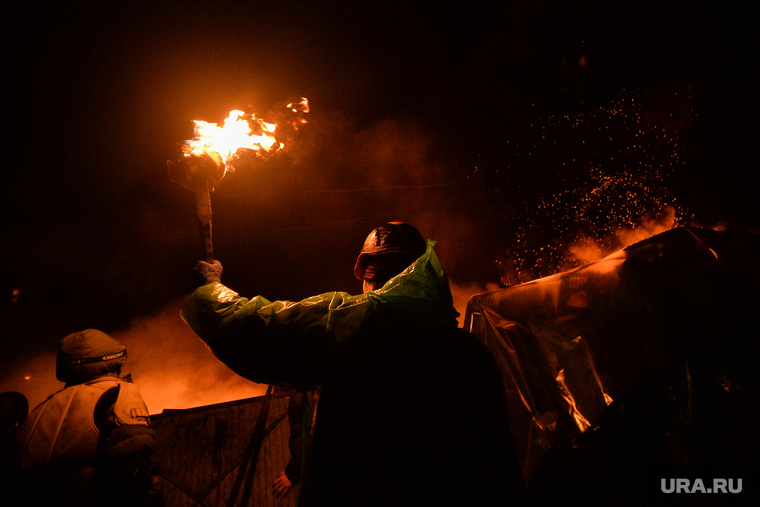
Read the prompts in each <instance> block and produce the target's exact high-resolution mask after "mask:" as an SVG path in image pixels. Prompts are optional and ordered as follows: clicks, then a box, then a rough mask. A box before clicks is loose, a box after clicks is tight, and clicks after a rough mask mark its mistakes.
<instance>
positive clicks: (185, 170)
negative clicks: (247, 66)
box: [167, 98, 309, 262]
mask: <svg viewBox="0 0 760 507" xmlns="http://www.w3.org/2000/svg"><path fill="white" fill-rule="evenodd" d="M286 110H287V113H286V117H284V118H283V119H282V120H281V122H282V123H283V124H286V125H288V126H290V127H291V128H292V129H293V130H294V131H295V130H298V129H299V128H300V127H301V126H302V125H304V124H306V123H307V122H306V120H305V119H304V118H303V117H302V114H304V113H308V112H309V101H308V100H307V99H306V98H301V99H300V101H299V102H295V101H294V102H291V103H289V104H288V105H287V106H286ZM193 123H195V137H194V138H192V139H189V140H187V141H185V142H184V143H183V144H182V153H183V158H182V159H181V160H179V161H178V162H174V161H171V160H170V161H168V162H167V168H168V170H169V177H170V178H171V179H172V181H174V182H176V183H179V184H180V185H182V186H183V187H185V188H187V189H189V190H191V191H193V192H194V193H195V205H196V211H197V214H198V220H199V226H200V233H201V243H202V244H203V252H204V258H205V260H206V261H207V262H213V260H214V247H213V243H212V236H211V215H212V213H211V192H212V191H213V190H214V188H215V187H216V186H217V185H218V184H219V183H220V182H221V181H222V178H224V175H225V174H226V173H227V171H228V170H232V169H233V168H234V162H235V161H236V160H238V158H239V156H240V153H241V152H243V151H248V152H253V153H255V154H256V156H258V157H260V158H264V159H266V158H268V157H269V156H271V155H274V154H275V153H277V152H278V151H280V150H282V149H283V148H285V143H284V142H282V141H280V140H279V139H278V137H276V136H275V132H276V131H277V129H278V127H277V123H270V122H267V121H264V120H262V119H260V118H256V116H255V115H246V114H245V113H244V112H243V111H239V110H233V111H231V112H230V114H229V116H228V117H227V118H226V119H225V120H224V124H223V125H222V126H219V125H218V124H216V123H209V122H206V121H200V120H195V121H194V122H193ZM278 136H279V134H278Z"/></svg>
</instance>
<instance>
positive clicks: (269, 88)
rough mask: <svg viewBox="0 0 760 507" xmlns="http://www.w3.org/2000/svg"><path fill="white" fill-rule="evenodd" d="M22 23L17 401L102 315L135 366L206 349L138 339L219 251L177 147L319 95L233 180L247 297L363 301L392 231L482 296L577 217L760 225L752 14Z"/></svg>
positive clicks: (628, 5) (21, 15)
mask: <svg viewBox="0 0 760 507" xmlns="http://www.w3.org/2000/svg"><path fill="white" fill-rule="evenodd" d="M209 4H210V3H209ZM19 5H20V4H19ZM4 19H5V23H4V30H3V32H4V37H5V38H6V41H5V44H4V51H3V54H4V59H5V64H4V69H5V72H4V73H3V74H4V79H3V82H4V88H3V89H4V90H5V101H4V103H5V106H6V107H5V110H6V114H5V124H6V127H5V128H4V131H6V137H7V135H8V134H10V139H9V140H8V142H6V144H5V146H6V149H5V151H4V157H3V158H4V161H5V164H4V165H5V175H6V177H5V179H4V185H3V186H2V188H3V194H4V197H3V199H2V201H3V208H4V212H3V215H2V216H3V219H4V227H3V230H4V233H3V241H2V243H1V244H2V250H1V251H2V265H3V266H4V267H5V269H4V270H3V273H2V287H3V303H2V309H1V310H0V311H1V312H2V313H1V314H0V315H2V324H1V325H0V329H1V330H2V338H1V341H0V346H1V347H2V355H1V357H2V367H3V373H2V374H1V375H0V390H3V391H4V390H9V389H15V390H23V389H25V388H24V385H25V384H24V383H23V382H22V381H20V380H19V378H20V377H19V376H23V375H25V373H24V371H22V370H23V368H24V365H25V364H26V362H27V361H29V360H30V358H32V357H36V356H38V355H39V354H43V353H45V354H51V353H54V351H55V348H56V345H57V342H58V341H59V340H60V339H61V338H62V337H63V336H65V335H66V334H68V333H71V332H74V331H77V330H81V329H85V328H89V327H94V328H99V329H102V330H104V331H106V332H109V333H114V334H116V335H119V333H121V337H122V338H123V339H124V340H125V341H126V342H127V344H128V347H131V348H130V354H131V355H130V357H131V358H133V359H134V358H137V359H139V358H140V357H143V358H145V357H147V356H150V355H153V356H156V355H160V354H164V353H166V354H172V353H174V352H176V351H177V350H179V349H183V350H188V349H192V348H193V347H195V346H197V344H195V343H193V344H190V343H189V342H185V341H182V340H187V339H188V338H187V337H186V336H184V337H182V338H173V337H172V336H171V333H170V332H165V333H163V334H161V336H160V337H155V336H154V337H152V338H150V337H148V338H143V339H140V340H137V339H133V341H132V342H131V343H130V336H131V335H130V331H131V330H134V329H135V328H136V326H137V327H139V326H138V323H142V325H143V327H142V331H141V332H142V333H143V334H144V335H145V334H146V333H147V335H150V331H149V330H148V331H147V332H146V331H145V329H146V327H145V325H144V324H145V322H146V320H145V319H148V320H147V322H153V323H154V324H155V325H156V326H158V327H161V329H164V330H166V329H181V326H180V325H179V324H177V322H176V321H178V318H177V317H176V313H177V311H178V308H179V305H180V304H181V301H182V299H183V298H185V297H186V296H187V295H188V294H189V293H190V292H191V291H192V289H193V288H194V283H195V280H194V278H193V276H192V267H193V266H194V264H195V262H196V261H197V260H198V259H199V258H200V257H201V251H200V245H199V241H198V231H197V225H196V218H195V215H194V211H195V208H194V201H193V195H192V194H191V193H190V192H189V191H187V190H186V189H184V188H181V187H180V186H178V185H177V184H175V183H173V182H172V181H170V180H169V178H168V176H167V171H166V161H167V160H178V159H179V158H180V151H179V146H178V143H180V142H181V141H183V140H185V139H188V138H190V137H192V135H193V131H192V129H193V124H192V120H206V121H210V122H221V121H222V120H223V119H224V118H225V117H226V116H227V114H228V113H229V111H230V110H232V109H241V110H244V111H246V112H248V113H255V114H256V115H257V116H258V117H262V118H264V119H267V118H268V117H270V116H272V117H274V116H276V115H277V114H278V112H281V111H283V106H284V105H285V104H286V103H288V102H289V101H292V100H293V99H298V98H300V97H307V98H308V100H309V103H310V105H311V112H310V113H309V114H308V115H307V118H308V120H309V123H308V124H307V125H306V126H305V127H304V128H303V129H301V130H300V131H299V132H298V133H297V135H295V136H294V137H293V138H292V140H290V142H289V143H288V145H287V146H286V149H285V150H284V151H283V152H282V153H279V154H278V155H276V156H275V157H272V158H271V159H269V160H266V161H264V160H259V159H256V158H255V157H246V158H243V159H241V160H240V162H239V163H238V164H237V169H236V171H235V172H233V173H229V174H228V175H227V176H226V177H225V179H224V180H223V181H222V183H221V184H220V185H219V186H218V187H217V189H216V191H215V192H214V193H213V194H212V204H213V210H214V246H215V250H216V257H217V258H218V259H219V260H220V261H221V262H222V263H223V265H224V268H225V274H224V281H225V283H227V284H228V285H230V286H231V287H232V288H234V289H235V290H237V291H239V292H240V293H241V294H244V295H248V296H253V295H256V294H263V295H265V296H266V297H268V298H269V299H288V300H299V299H302V298H304V297H308V296H310V295H313V294H317V293H322V292H327V291H332V290H343V291H346V292H351V293H358V292H360V291H361V284H360V282H359V281H358V280H356V279H354V278H353V273H352V268H353V263H354V261H355V259H356V255H357V254H358V251H359V249H360V247H361V244H362V242H363V240H364V238H365V237H366V235H367V234H368V233H369V231H370V230H372V229H373V228H374V227H376V226H377V225H380V224H382V223H384V222H386V221H389V220H403V221H408V222H410V223H412V224H414V225H416V226H417V227H418V228H419V229H420V230H421V232H422V233H423V235H424V236H426V237H428V238H432V239H435V240H437V241H438V242H439V243H438V246H437V248H436V250H437V252H438V254H439V256H440V258H441V260H442V262H443V264H444V268H445V269H446V271H447V273H448V274H449V276H450V278H451V281H452V283H453V285H454V286H455V287H456V289H457V291H458V293H461V294H465V295H469V294H472V293H475V292H479V291H483V290H486V288H494V287H495V284H499V283H501V284H502V285H504V284H507V283H514V282H515V281H519V280H522V279H525V277H528V278H529V277H531V276H538V275H541V276H543V275H545V274H550V272H551V270H552V269H555V268H556V264H557V263H556V262H555V263H554V264H552V262H550V261H549V260H546V259H538V258H537V256H536V255H531V254H530V253H529V252H526V251H523V252H520V251H519V247H516V246H515V245H516V242H515V238H517V237H519V238H522V241H523V242H522V243H521V244H523V245H528V246H526V247H525V248H528V249H535V248H540V247H541V246H542V245H544V244H546V245H550V246H552V248H554V250H555V251H556V250H557V249H558V248H560V249H561V247H557V245H558V244H561V242H563V241H565V240H567V237H568V236H567V234H568V231H569V230H570V229H573V224H575V223H580V222H583V223H584V224H586V227H585V229H584V230H583V232H584V233H588V234H598V235H604V234H607V233H609V231H611V230H612V229H614V228H616V227H620V226H627V227H633V226H635V225H636V224H638V223H640V222H642V221H646V220H647V219H652V220H655V219H657V220H663V217H664V216H665V215H667V212H666V211H665V209H666V208H667V209H675V210H676V211H675V218H673V215H672V213H671V215H670V218H671V219H672V220H671V221H670V222H669V223H671V224H673V225H684V224H695V225H701V226H704V227H717V226H719V227H721V228H728V229H732V230H739V231H759V230H760V214H759V213H758V207H757V206H756V204H755V196H756V195H757V193H758V190H759V188H758V187H759V185H760V184H759V183H758V178H757V177H756V174H755V173H756V168H757V162H756V160H757V158H756V153H755V146H756V145H757V142H756V139H757V128H756V126H755V125H756V123H757V120H756V114H755V109H754V108H753V107H752V106H753V104H754V100H753V99H754V95H755V93H756V92H755V76H756V75H757V74H758V73H757V65H758V63H757V62H758V61H760V60H759V59H758V55H757V50H758V45H757V30H756V21H757V17H756V16H755V12H753V11H750V10H749V8H748V7H738V6H734V7H731V6H724V5H718V3H716V2H674V3H668V5H662V4H661V2H654V1H651V2H603V1H588V2H568V3H559V2H535V1H520V2H509V3H503V4H497V3H494V2H488V3H485V4H482V5H481V4H480V3H478V2H469V3H466V4H465V5H461V6H459V7H456V6H452V7H441V6H438V7H435V8H431V7H430V6H424V5H416V4H414V3H409V2H406V3H399V4H398V5H395V4H392V3H388V2H383V3H378V4H376V5H375V4H373V5H366V4H360V3H358V2H357V3H348V2H347V3H336V2H331V3H319V4H316V3H315V4H314V5H312V4H306V3H304V4H299V3H288V2H277V3H274V2H266V3H265V2H261V3H258V2H214V3H213V6H211V5H206V4H202V3H199V2H183V3H171V4H162V5H151V4H150V3H147V2H146V3H143V2H120V3H114V4H110V5H108V6H92V5H89V4H84V5H78V4H77V3H76V2H74V3H69V4H67V5H65V6H52V7H51V6H50V4H49V3H42V2H40V3H36V2H35V3H26V4H25V5H24V6H23V7H21V6H16V7H11V8H10V10H9V12H6V14H5V15H4ZM637 134H638V137H637ZM605 182H607V183H605ZM610 182H627V183H625V184H617V183H615V184H610ZM601 186H603V187H604V190H603V192H602V193H603V194H604V192H606V194H604V202H602V201H594V202H593V203H591V204H588V202H589V201H588V196H589V195H594V196H596V195H600V192H598V191H595V190H598V189H599V188H601ZM631 189H634V190H635V192H632V191H631ZM634 194H636V198H635V199H633V198H631V196H632V195H634ZM579 199H580V200H581V201H583V202H586V203H587V205H585V207H583V210H582V214H579V213H581V212H577V207H576V205H577V204H578V202H579ZM623 201H625V203H623ZM634 201H635V205H633V204H632V203H633V202H634ZM538 203H550V204H548V205H547V206H548V208H546V209H551V212H550V213H544V212H542V211H541V209H544V208H541V206H537V204H538ZM621 207H622V208H625V210H626V213H629V215H628V216H626V217H625V219H624V220H623V222H625V223H617V222H616V221H615V220H612V221H611V223H605V224H604V227H601V226H600V225H599V224H600V223H601V221H602V218H601V217H602V214H603V213H602V212H603V211H604V210H605V209H612V208H614V209H620V208H621ZM564 210H567V212H565V211H564ZM573 210H576V211H573ZM551 215H558V216H561V217H562V219H561V220H560V219H557V218H556V217H553V218H552V216H551ZM605 216H606V215H605ZM550 218H551V220H550ZM558 220H559V221H558ZM613 222H614V223H613ZM589 224H591V226H589ZM589 227H590V228H589ZM602 229H603V230H602ZM576 232H577V231H575V230H574V229H573V231H572V233H573V234H575V233H576ZM515 261H517V263H518V264H520V263H522V264H520V266H518V267H519V268H521V269H520V271H521V272H520V274H519V276H518V275H510V273H508V272H507V271H508V270H509V269H512V268H513V267H514V266H513V264H514V262H515ZM539 262H542V263H543V264H541V268H540V269H539V268H537V267H536V266H538V264H539ZM510 263H512V264H510ZM531 263H532V264H534V265H535V266H526V264H531ZM520 276H522V277H523V278H520ZM489 284H490V285H489ZM464 301H466V299H465V300H464ZM167 309H168V310H167ZM460 311H463V308H461V307H460ZM162 315H171V318H173V319H175V321H174V322H173V323H172V324H171V325H167V326H168V327H167V326H163V324H161V325H159V324H156V322H158V321H159V320H161V319H162V317H161V316H162ZM166 318H167V319H168V318H169V317H166ZM150 319H154V320H153V321H151V320H150ZM172 326H175V327H172ZM166 341H172V342H173V345H172V347H174V348H170V349H165V348H161V343H163V342H166ZM164 345H165V343H164ZM151 347H156V348H157V349H156V350H159V349H160V350H161V352H160V354H159V352H157V351H156V352H155V353H154V351H153V350H152V349H151ZM193 350H195V349H193ZM172 351H174V352H172ZM46 357H52V356H46ZM208 359H209V360H213V358H212V357H211V356H210V355H208ZM195 360H198V359H197V357H196V359H195ZM203 360H205V359H203V358H202V359H200V360H199V361H203ZM128 364H130V363H129V362H128ZM143 364H145V363H143ZM19 365H21V366H19ZM49 366H50V369H51V370H52V367H53V366H52V364H50V365H49ZM134 366H135V368H134V373H135V377H136V380H137V381H138V382H139V381H140V373H141V372H140V369H139V368H138V367H137V363H136V364H135V365H134ZM147 378H148V377H147V376H145V377H144V378H143V383H145V382H147ZM225 378H226V377H225ZM33 381H34V379H31V380H30V381H29V382H28V384H29V385H31V382H33ZM41 385H42V384H38V385H37V387H36V388H31V387H30V388H29V390H28V393H30V394H27V395H28V396H29V397H30V399H32V400H33V401H35V402H37V401H40V400H39V399H38V398H39V395H38V392H40V390H41V389H42V387H40V386H41ZM48 386H49V383H48V384H45V388H46V389H47V390H48V391H49V392H51V389H48ZM53 388H56V387H55V386H53ZM35 389H37V390H35ZM148 389H150V387H148ZM158 405H159V404H158V403H157V404H156V406H158Z"/></svg>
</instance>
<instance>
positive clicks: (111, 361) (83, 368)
mask: <svg viewBox="0 0 760 507" xmlns="http://www.w3.org/2000/svg"><path fill="white" fill-rule="evenodd" d="M126 359H127V347H125V346H124V345H122V344H121V343H119V342H118V341H116V340H114V339H113V338H111V337H110V336H108V335H107V334H105V333H104V332H102V331H98V330H97V329H86V330H84V331H79V332H77V333H72V334H70V335H68V336H67V337H65V338H64V339H63V340H61V343H60V345H59V346H58V357H57V358H56V363H55V376H56V377H57V378H58V380H60V381H61V382H66V383H67V384H80V383H82V382H87V381H88V380H91V379H93V378H95V377H99V376H101V375H105V374H106V373H112V372H117V373H118V372H119V371H120V370H121V366H122V365H123V364H124V361H126Z"/></svg>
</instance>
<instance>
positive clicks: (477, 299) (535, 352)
mask: <svg viewBox="0 0 760 507" xmlns="http://www.w3.org/2000/svg"><path fill="white" fill-rule="evenodd" d="M758 252H760V249H758V240H757V237H756V236H754V235H752V234H734V233H728V232H719V231H712V230H705V229H698V228H690V227H682V228H677V229H673V230H670V231H667V232H665V233H662V234H659V235H657V236H653V237H651V238H649V239H647V240H645V241H642V242H640V243H637V244H635V245H632V246H630V247H628V248H625V249H624V250H621V251H619V252H616V253H614V254H612V255H610V256H608V257H606V258H604V259H602V260H600V261H598V262H595V263H592V264H589V265H586V266H583V267H581V268H578V269H575V270H573V271H569V272H565V273H561V274H557V275H553V276H549V277H546V278H542V279H538V280H535V281H532V282H528V283H523V284H521V285H517V286H514V287H510V288H506V289H503V290H499V291H495V292H489V293H485V294H479V295H476V296H473V297H472V298H471V299H470V301H469V303H468V305H467V314H466V319H465V328H466V329H469V330H471V331H472V332H474V333H475V334H476V335H478V336H479V337H480V338H481V340H482V341H483V342H484V343H485V344H486V346H487V347H488V349H489V350H490V351H491V353H492V354H493V355H494V357H495V359H496V361H497V362H498V364H499V367H500V368H501V371H502V374H503V377H504V387H505V390H506V392H507V398H508V401H509V408H510V416H511V420H512V422H511V425H512V432H513V435H514V438H515V443H516V445H517V447H518V453H519V454H520V460H521V464H522V467H523V473H524V475H525V478H526V482H529V481H530V480H531V478H532V476H533V475H534V473H535V472H536V470H537V469H538V467H539V465H540V463H541V461H542V459H544V457H545V455H546V454H547V452H548V451H549V449H551V448H552V447H554V446H556V445H558V444H563V443H568V442H571V441H573V439H575V438H577V437H578V436H579V435H581V434H583V433H584V432H587V433H588V432H591V431H594V430H596V429H598V427H599V425H600V424H602V423H603V420H602V419H600V416H602V414H604V413H607V412H608V407H609V406H610V405H612V404H614V403H615V401H616V400H621V399H623V398H624V397H625V396H626V395H627V393H630V392H632V391H635V390H636V389H637V388H639V386H642V385H645V383H646V382H647V381H650V380H651V379H653V378H657V377H658V375H662V373H663V372H665V371H672V369H673V368H676V370H675V371H677V372H680V373H678V374H677V375H682V376H683V382H682V383H681V384H680V385H682V386H684V389H685V391H684V392H686V396H685V397H686V398H689V397H690V396H691V392H690V389H691V387H690V379H689V370H688V364H687V363H685V362H684V361H688V357H689V355H690V354H692V353H694V352H695V351H699V350H706V348H709V347H715V346H716V344H719V345H720V347H721V349H727V348H730V347H732V346H734V345H736V344H739V345H741V344H742V343H745V342H747V340H750V339H751V340H753V341H754V340H756V333H755V330H756V327H755V322H756V320H757V317H756V316H757V315H758V314H760V312H759V311H758V310H760V304H758V292H759V291H758V288H759V287H760V283H758V280H760V277H759V276H758V266H760V264H758V260H760V254H759V253H758ZM711 350H712V349H711ZM672 397H673V399H675V395H673V396H672ZM681 398H683V397H681ZM679 402H682V403H683V404H682V406H681V408H680V409H679V410H680V412H679V413H680V414H684V413H686V415H687V416H688V411H689V410H690V407H691V406H690V399H687V400H685V401H683V400H680V399H679ZM679 417H680V415H679Z"/></svg>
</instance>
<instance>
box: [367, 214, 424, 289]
mask: <svg viewBox="0 0 760 507" xmlns="http://www.w3.org/2000/svg"><path fill="white" fill-rule="evenodd" d="M426 249H427V243H426V242H425V240H424V238H423V237H422V234H420V232H419V231H418V230H417V229H416V228H415V227H413V226H412V225H409V224H407V223H404V222H389V223H387V224H385V225H381V226H380V227H377V228H376V229H374V230H373V231H372V232H371V233H370V234H369V236H367V239H366V240H364V246H363V247H362V251H361V253H359V257H358V259H356V265H355V266H354V275H355V276H356V278H358V279H359V280H365V281H369V282H373V284H374V285H379V286H381V285H383V284H384V283H385V282H387V281H388V280H390V279H391V278H393V277H394V276H396V275H398V274H399V273H401V272H402V271H403V270H404V269H406V268H408V267H409V265H410V264H412V263H413V262H414V261H415V260H417V258H418V257H419V256H421V255H422V254H423V253H425V250H426Z"/></svg>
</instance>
